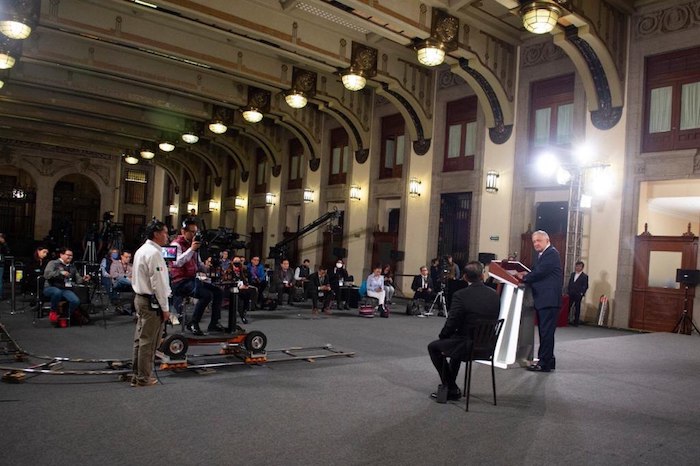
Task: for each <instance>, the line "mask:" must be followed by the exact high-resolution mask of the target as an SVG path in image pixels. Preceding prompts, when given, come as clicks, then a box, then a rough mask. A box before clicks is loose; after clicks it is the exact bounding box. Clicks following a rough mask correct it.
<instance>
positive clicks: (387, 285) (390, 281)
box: [382, 264, 396, 304]
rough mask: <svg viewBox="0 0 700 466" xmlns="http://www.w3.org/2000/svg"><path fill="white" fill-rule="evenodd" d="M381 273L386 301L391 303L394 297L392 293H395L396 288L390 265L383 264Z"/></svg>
mask: <svg viewBox="0 0 700 466" xmlns="http://www.w3.org/2000/svg"><path fill="white" fill-rule="evenodd" d="M382 275H383V276H384V290H385V291H386V303H387V304H391V300H392V299H393V298H394V293H396V288H395V287H394V274H393V273H392V272H391V265H389V264H386V265H384V267H383V268H382Z"/></svg>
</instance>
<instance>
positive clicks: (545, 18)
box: [520, 1, 562, 34]
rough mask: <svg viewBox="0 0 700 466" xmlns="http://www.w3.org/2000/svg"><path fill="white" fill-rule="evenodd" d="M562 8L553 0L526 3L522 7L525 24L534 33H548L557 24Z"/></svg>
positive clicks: (521, 11)
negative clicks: (552, 0)
mask: <svg viewBox="0 0 700 466" xmlns="http://www.w3.org/2000/svg"><path fill="white" fill-rule="evenodd" d="M561 14H562V10H561V9H560V8H559V7H558V5H556V4H555V3H553V2H551V1H535V2H528V3H525V4H524V5H523V6H522V7H521V8H520V15H521V16H522V17H523V26H525V29H527V30H528V31H530V32H532V33H534V34H546V33H548V32H550V31H551V30H552V29H554V26H556V25H557V21H559V17H560V16H561Z"/></svg>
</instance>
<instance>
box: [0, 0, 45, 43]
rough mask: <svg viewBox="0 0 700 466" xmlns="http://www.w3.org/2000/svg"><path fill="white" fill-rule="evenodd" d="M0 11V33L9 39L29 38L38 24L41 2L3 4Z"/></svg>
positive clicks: (30, 0)
mask: <svg viewBox="0 0 700 466" xmlns="http://www.w3.org/2000/svg"><path fill="white" fill-rule="evenodd" d="M4 3H5V5H3V7H2V11H0V32H2V33H3V34H4V35H5V36H7V37H9V38H10V39H17V40H22V39H26V38H27V37H29V35H30V34H31V33H32V30H33V29H34V28H36V25H37V23H38V22H39V10H40V9H41V0H15V1H13V2H4Z"/></svg>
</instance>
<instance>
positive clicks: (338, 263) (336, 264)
mask: <svg viewBox="0 0 700 466" xmlns="http://www.w3.org/2000/svg"><path fill="white" fill-rule="evenodd" d="M335 267H336V268H338V269H342V268H343V263H342V262H336V263H335Z"/></svg>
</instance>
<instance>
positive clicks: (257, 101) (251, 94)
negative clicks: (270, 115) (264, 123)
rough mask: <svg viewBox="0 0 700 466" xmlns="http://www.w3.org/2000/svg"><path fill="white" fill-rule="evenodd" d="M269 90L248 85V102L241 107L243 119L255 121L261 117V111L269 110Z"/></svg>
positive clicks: (250, 121)
mask: <svg viewBox="0 0 700 466" xmlns="http://www.w3.org/2000/svg"><path fill="white" fill-rule="evenodd" d="M270 96H271V95H270V91H266V90H263V89H258V88H256V87H252V86H248V104H247V105H246V106H245V107H243V108H241V112H243V119H244V120H245V121H247V122H249V123H257V122H259V121H260V120H262V119H263V113H267V112H269V111H270Z"/></svg>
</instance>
